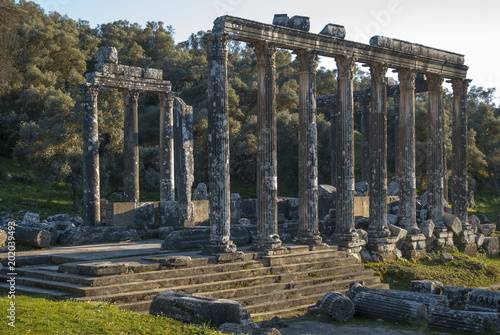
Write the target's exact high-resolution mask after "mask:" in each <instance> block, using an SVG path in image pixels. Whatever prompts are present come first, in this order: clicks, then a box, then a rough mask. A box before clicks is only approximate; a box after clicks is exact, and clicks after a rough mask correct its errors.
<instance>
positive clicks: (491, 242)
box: [483, 236, 499, 257]
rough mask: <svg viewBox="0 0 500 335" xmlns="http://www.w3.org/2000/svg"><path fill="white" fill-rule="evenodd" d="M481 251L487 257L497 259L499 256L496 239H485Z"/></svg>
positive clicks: (490, 237)
mask: <svg viewBox="0 0 500 335" xmlns="http://www.w3.org/2000/svg"><path fill="white" fill-rule="evenodd" d="M483 249H484V250H485V251H486V254H487V255H488V256H489V257H497V256H498V254H499V243H498V237H492V236H489V237H485V238H484V244H483Z"/></svg>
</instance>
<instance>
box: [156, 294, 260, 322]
mask: <svg viewBox="0 0 500 335" xmlns="http://www.w3.org/2000/svg"><path fill="white" fill-rule="evenodd" d="M149 314H152V315H159V316H166V317H171V318H174V319H177V320H181V321H184V322H193V321H194V320H195V319H209V320H210V321H211V324H212V325H213V326H214V327H220V326H221V325H223V324H224V323H236V324H241V325H247V326H253V327H256V326H257V325H256V324H255V322H253V321H252V318H251V317H250V312H248V309H247V308H246V306H245V305H244V304H243V303H241V302H238V301H233V300H227V299H214V298H208V297H204V296H200V295H192V294H188V293H182V292H174V291H166V292H163V293H161V294H159V295H157V296H156V297H155V298H154V299H153V302H151V306H150V308H149Z"/></svg>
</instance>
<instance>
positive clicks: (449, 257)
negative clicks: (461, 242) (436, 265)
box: [439, 252, 453, 264]
mask: <svg viewBox="0 0 500 335" xmlns="http://www.w3.org/2000/svg"><path fill="white" fill-rule="evenodd" d="M439 259H440V260H441V262H443V263H444V264H446V263H449V262H451V261H452V260H453V256H452V255H450V254H449V253H447V252H441V255H439Z"/></svg>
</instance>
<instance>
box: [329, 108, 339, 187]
mask: <svg viewBox="0 0 500 335" xmlns="http://www.w3.org/2000/svg"><path fill="white" fill-rule="evenodd" d="M337 111H338V108H337V104H335V105H334V104H332V105H330V178H331V183H332V186H335V187H337V115H338V112H337Z"/></svg>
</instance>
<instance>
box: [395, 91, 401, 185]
mask: <svg viewBox="0 0 500 335" xmlns="http://www.w3.org/2000/svg"><path fill="white" fill-rule="evenodd" d="M400 105H401V95H400V93H399V92H398V94H397V95H395V96H394V173H395V174H396V182H398V183H399V180H398V178H399V177H398V176H399V172H398V171H399V106H400Z"/></svg>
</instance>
